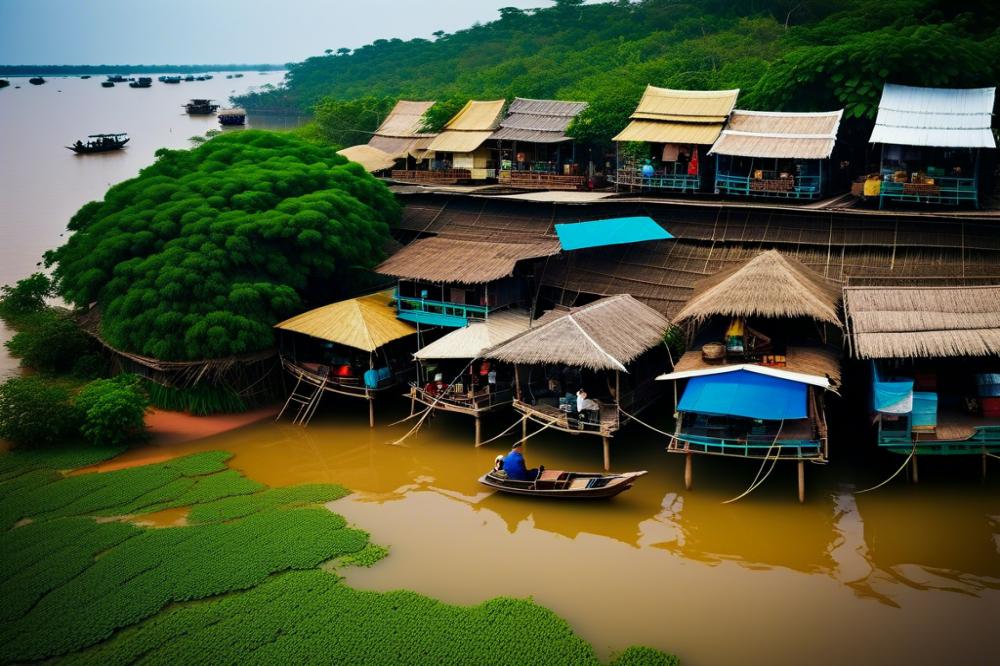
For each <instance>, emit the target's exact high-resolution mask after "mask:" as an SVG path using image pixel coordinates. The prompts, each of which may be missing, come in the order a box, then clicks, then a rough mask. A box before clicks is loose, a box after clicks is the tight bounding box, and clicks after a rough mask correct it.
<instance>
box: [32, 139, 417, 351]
mask: <svg viewBox="0 0 1000 666" xmlns="http://www.w3.org/2000/svg"><path fill="white" fill-rule="evenodd" d="M157 157H158V159H157V161H156V163H155V164H153V165H152V166H150V167H148V168H146V169H144V170H143V171H142V173H141V174H140V175H139V176H138V177H137V178H133V179H132V180H128V181H125V182H123V183H120V184H119V185H116V186H114V187H112V188H111V189H110V190H108V192H107V194H106V195H105V197H104V200H103V201H100V202H91V203H89V204H87V205H85V206H83V207H82V208H81V209H80V210H79V211H78V212H77V214H76V215H75V216H74V217H73V218H72V220H71V221H70V224H69V229H70V231H72V232H73V234H72V235H71V236H70V238H69V240H68V241H67V242H66V243H65V244H64V245H63V246H62V247H60V248H58V249H56V250H54V251H52V252H49V253H47V254H46V263H47V265H49V266H52V267H54V270H53V275H54V277H55V279H56V284H57V289H58V291H59V293H60V295H62V296H63V297H64V298H65V299H66V300H67V301H69V302H70V303H73V304H75V305H78V306H84V305H88V304H90V303H95V302H96V303H97V305H98V307H99V308H100V312H101V327H100V332H101V336H102V337H103V338H104V340H105V341H107V342H108V343H109V344H111V345H113V346H115V347H116V348H119V349H123V350H127V351H130V352H135V353H139V354H143V355H146V356H151V357H153V358H158V359H164V360H191V359H205V358H216V357H222V356H228V355H231V354H241V353H246V352H252V351H256V350H260V349H263V348H266V347H268V346H271V345H272V344H273V331H272V327H273V325H274V324H275V323H276V322H278V321H280V320H281V319H283V318H286V317H288V316H290V315H292V314H294V313H296V312H301V311H302V310H303V309H306V308H308V307H311V306H316V305H320V304H324V303H328V302H330V301H331V300H334V299H336V298H339V297H342V296H344V295H346V294H349V293H352V292H355V291H356V290H357V289H358V288H360V287H361V286H363V285H364V284H366V281H367V280H368V279H369V278H368V270H369V269H371V268H372V267H373V266H374V265H375V264H376V263H377V262H378V261H379V260H381V258H382V257H383V256H384V249H383V248H384V246H385V244H386V242H387V241H388V239H389V229H390V227H391V226H392V225H394V224H395V223H396V221H397V220H398V217H399V205H398V204H397V203H396V201H395V199H394V198H393V196H392V195H391V193H390V192H389V191H388V190H387V189H386V188H385V186H384V185H383V184H382V183H380V182H379V181H377V180H375V179H374V178H372V177H371V176H370V175H369V174H367V173H365V172H364V170H363V169H362V168H361V167H360V166H359V165H357V164H353V163H348V162H347V160H346V159H344V158H343V157H341V156H340V155H337V154H336V152H335V151H334V150H333V149H332V148H328V147H324V146H320V145H316V144H314V143H309V142H307V141H304V140H302V139H299V138H297V137H295V136H292V135H288V134H277V133H270V132H261V131H253V130H248V131H245V132H238V133H233V134H226V135H223V136H220V137H217V138H214V139H212V140H211V141H207V142H206V143H205V144H203V145H202V146H200V147H198V148H195V149H193V150H161V151H159V152H158V153H157Z"/></svg>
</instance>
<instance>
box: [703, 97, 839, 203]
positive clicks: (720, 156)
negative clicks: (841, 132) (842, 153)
mask: <svg viewBox="0 0 1000 666" xmlns="http://www.w3.org/2000/svg"><path fill="white" fill-rule="evenodd" d="M842 115H843V109H841V110H839V111H828V112H819V113H784V112H777V111H733V112H732V114H731V115H730V116H729V122H728V123H727V125H726V127H725V129H723V130H722V134H721V135H720V136H719V139H718V140H717V141H716V142H715V144H714V145H713V146H712V149H711V150H710V151H709V153H708V154H709V155H713V156H714V157H715V193H716V194H728V195H733V196H738V197H764V198H779V199H818V198H820V197H821V196H822V195H823V194H825V192H826V190H827V189H828V185H829V182H830V173H829V160H830V156H831V155H832V154H833V148H834V145H835V144H836V142H837V131H838V129H839V128H840V119H841V116H842Z"/></svg>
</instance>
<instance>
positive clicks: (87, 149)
mask: <svg viewBox="0 0 1000 666" xmlns="http://www.w3.org/2000/svg"><path fill="white" fill-rule="evenodd" d="M128 141H129V137H128V134H126V133H125V132H113V133H110V134H91V135H90V136H88V137H87V142H86V143H84V142H83V141H81V140H78V141H77V142H76V143H74V144H73V145H72V146H66V147H67V148H69V149H70V150H72V151H73V152H74V153H76V154H77V155H87V154H90V153H106V152H108V151H111V150H121V149H122V148H124V147H125V144H126V143H128Z"/></svg>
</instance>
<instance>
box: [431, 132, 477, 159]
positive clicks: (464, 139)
mask: <svg viewBox="0 0 1000 666" xmlns="http://www.w3.org/2000/svg"><path fill="white" fill-rule="evenodd" d="M492 134H493V131H492V130H485V131H482V132H468V131H463V132H458V131H454V132H452V131H444V132H441V133H440V134H438V135H437V136H436V137H434V140H433V141H431V145H429V146H428V147H427V150H429V151H433V152H438V153H471V152H473V151H474V150H475V149H476V148H478V147H479V146H481V145H483V142H484V141H486V140H487V139H489V138H490V136H491V135H492Z"/></svg>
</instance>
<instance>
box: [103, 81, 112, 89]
mask: <svg viewBox="0 0 1000 666" xmlns="http://www.w3.org/2000/svg"><path fill="white" fill-rule="evenodd" d="M101 87H102V88H114V87H115V82H114V81H101Z"/></svg>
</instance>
